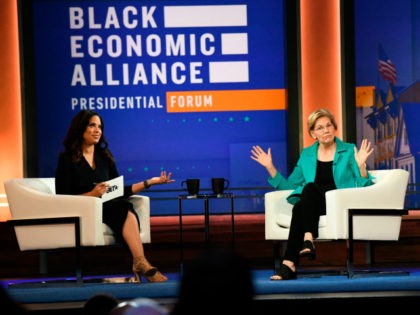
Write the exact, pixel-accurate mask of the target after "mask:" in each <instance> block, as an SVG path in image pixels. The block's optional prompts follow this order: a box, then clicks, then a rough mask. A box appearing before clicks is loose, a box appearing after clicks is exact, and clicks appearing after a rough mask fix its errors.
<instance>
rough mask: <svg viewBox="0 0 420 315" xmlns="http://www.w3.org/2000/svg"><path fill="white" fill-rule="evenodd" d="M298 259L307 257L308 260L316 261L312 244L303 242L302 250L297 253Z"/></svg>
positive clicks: (307, 241)
mask: <svg viewBox="0 0 420 315" xmlns="http://www.w3.org/2000/svg"><path fill="white" fill-rule="evenodd" d="M299 255H300V257H307V258H308V259H309V260H315V259H316V250H315V247H314V243H313V242H311V241H309V240H306V241H304V242H303V247H302V250H301V251H300V252H299Z"/></svg>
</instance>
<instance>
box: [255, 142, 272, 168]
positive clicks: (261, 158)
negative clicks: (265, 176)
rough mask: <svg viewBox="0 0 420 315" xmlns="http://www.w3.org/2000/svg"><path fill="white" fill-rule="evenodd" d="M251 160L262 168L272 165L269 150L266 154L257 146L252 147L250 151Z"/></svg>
mask: <svg viewBox="0 0 420 315" xmlns="http://www.w3.org/2000/svg"><path fill="white" fill-rule="evenodd" d="M251 154H252V155H251V159H253V160H254V161H257V162H258V163H260V164H261V165H262V166H264V167H270V166H272V165H273V159H272V157H271V148H268V150H267V153H266V152H265V151H264V150H263V149H262V148H261V147H260V146H258V145H254V146H253V147H252V150H251Z"/></svg>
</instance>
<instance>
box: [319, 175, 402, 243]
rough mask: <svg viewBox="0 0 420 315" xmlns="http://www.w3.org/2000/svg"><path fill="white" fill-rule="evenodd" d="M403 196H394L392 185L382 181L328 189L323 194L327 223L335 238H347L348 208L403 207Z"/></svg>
mask: <svg viewBox="0 0 420 315" xmlns="http://www.w3.org/2000/svg"><path fill="white" fill-rule="evenodd" d="M404 196H405V194H404V195H402V196H400V197H399V198H398V197H396V195H395V191H393V190H392V186H390V185H383V184H382V182H379V183H378V184H374V185H371V186H368V187H358V188H346V189H336V190H331V191H328V192H327V193H326V194H325V197H326V212H327V224H328V226H330V227H331V228H332V229H335V233H334V234H335V235H336V238H337V239H347V238H348V209H353V208H354V209H403V207H404ZM401 197H402V198H401Z"/></svg>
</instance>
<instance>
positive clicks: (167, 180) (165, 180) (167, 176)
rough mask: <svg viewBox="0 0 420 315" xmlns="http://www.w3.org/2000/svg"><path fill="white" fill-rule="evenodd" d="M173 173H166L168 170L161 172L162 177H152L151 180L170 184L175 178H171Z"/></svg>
mask: <svg viewBox="0 0 420 315" xmlns="http://www.w3.org/2000/svg"><path fill="white" fill-rule="evenodd" d="M171 176H172V173H170V172H169V173H168V174H166V171H162V172H160V177H152V178H151V181H152V183H154V184H159V185H160V184H169V183H173V182H174V181H175V180H174V179H171Z"/></svg>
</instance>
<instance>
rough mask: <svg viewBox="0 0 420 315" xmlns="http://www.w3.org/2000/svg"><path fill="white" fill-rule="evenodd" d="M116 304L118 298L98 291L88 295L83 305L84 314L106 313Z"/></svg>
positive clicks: (106, 314)
mask: <svg viewBox="0 0 420 315" xmlns="http://www.w3.org/2000/svg"><path fill="white" fill-rule="evenodd" d="M117 305H118V300H117V299H116V298H115V297H113V296H112V295H109V294H105V293H98V294H96V295H94V296H92V297H90V298H89V299H88V300H87V301H86V303H85V305H84V306H83V314H84V315H108V314H109V312H110V311H111V310H112V309H113V308H114V307H115V306H117Z"/></svg>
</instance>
